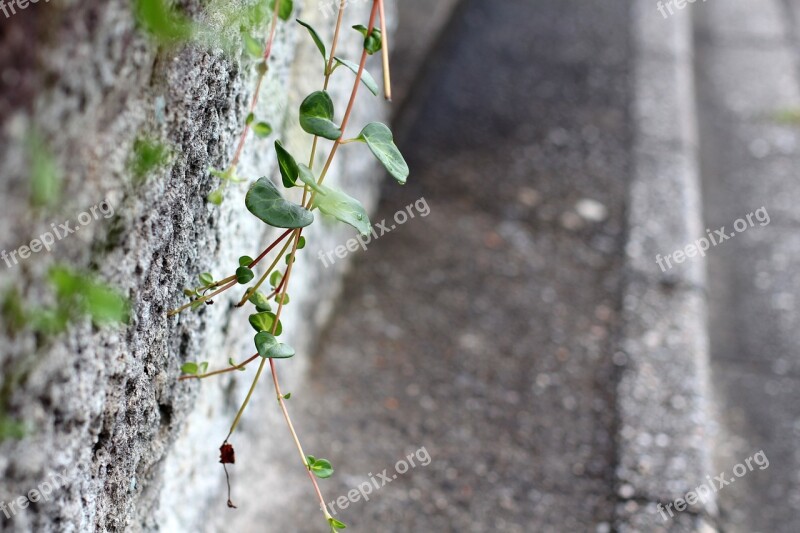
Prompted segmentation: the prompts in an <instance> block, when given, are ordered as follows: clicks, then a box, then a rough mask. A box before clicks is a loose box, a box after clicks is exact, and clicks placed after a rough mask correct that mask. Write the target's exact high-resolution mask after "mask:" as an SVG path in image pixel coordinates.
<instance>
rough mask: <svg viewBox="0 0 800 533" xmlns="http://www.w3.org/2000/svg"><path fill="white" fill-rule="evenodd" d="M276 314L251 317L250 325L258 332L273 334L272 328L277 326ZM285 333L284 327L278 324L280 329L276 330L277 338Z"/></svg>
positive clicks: (262, 313) (265, 313)
mask: <svg viewBox="0 0 800 533" xmlns="http://www.w3.org/2000/svg"><path fill="white" fill-rule="evenodd" d="M275 319H276V317H275V314H274V313H270V312H268V311H264V312H261V313H256V314H254V315H250V325H251V326H253V329H255V330H256V331H267V332H272V326H273V325H274V324H275ZM282 332H283V326H282V325H281V323H280V322H278V327H277V328H276V329H275V336H278V335H280V334H281V333H282Z"/></svg>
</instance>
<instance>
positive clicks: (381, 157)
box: [358, 122, 409, 184]
mask: <svg viewBox="0 0 800 533" xmlns="http://www.w3.org/2000/svg"><path fill="white" fill-rule="evenodd" d="M358 140H359V141H363V142H365V143H367V146H369V149H370V150H371V151H372V153H373V154H374V155H375V157H377V158H378V161H380V162H381V163H382V164H383V166H384V167H386V170H387V171H389V174H391V175H392V176H393V177H394V178H395V179H396V180H397V181H398V182H400V183H401V184H404V183H405V182H406V179H408V174H409V170H408V164H407V163H406V161H405V159H403V154H401V153H400V150H398V149H397V146H396V145H395V144H394V138H393V137H392V131H391V130H390V129H389V128H388V127H387V126H386V125H384V124H381V123H380V122H372V123H371V124H367V125H366V126H365V127H364V129H363V130H361V134H360V135H359V136H358Z"/></svg>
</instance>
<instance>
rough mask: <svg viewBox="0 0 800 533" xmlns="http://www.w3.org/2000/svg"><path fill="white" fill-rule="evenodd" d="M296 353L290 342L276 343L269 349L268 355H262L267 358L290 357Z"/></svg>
mask: <svg viewBox="0 0 800 533" xmlns="http://www.w3.org/2000/svg"><path fill="white" fill-rule="evenodd" d="M294 355H295V351H294V348H292V347H291V346H289V345H288V344H276V345H275V346H273V347H272V348H270V349H269V350H268V351H267V355H265V356H262V357H266V358H267V359H289V358H290V357H294Z"/></svg>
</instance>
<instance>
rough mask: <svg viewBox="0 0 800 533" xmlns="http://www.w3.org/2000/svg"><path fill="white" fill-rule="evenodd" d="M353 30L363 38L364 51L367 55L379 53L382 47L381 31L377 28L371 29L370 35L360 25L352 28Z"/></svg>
mask: <svg viewBox="0 0 800 533" xmlns="http://www.w3.org/2000/svg"><path fill="white" fill-rule="evenodd" d="M353 29H354V30H356V31H357V32H358V33H360V34H361V35H363V36H364V50H366V51H367V53H368V54H369V55H372V54H374V53H375V52H379V51H380V49H381V48H382V47H383V35H381V30H379V29H378V28H373V29H372V33H370V34H367V32H368V31H369V30H368V29H367V28H366V27H365V26H364V25H362V24H357V25H355V26H353Z"/></svg>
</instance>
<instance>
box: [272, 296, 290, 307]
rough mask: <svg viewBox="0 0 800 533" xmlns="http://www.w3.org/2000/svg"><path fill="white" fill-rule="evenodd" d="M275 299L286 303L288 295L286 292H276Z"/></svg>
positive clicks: (280, 302)
mask: <svg viewBox="0 0 800 533" xmlns="http://www.w3.org/2000/svg"><path fill="white" fill-rule="evenodd" d="M275 301H276V302H278V303H279V304H283V305H287V304H288V303H289V295H288V294H276V295H275Z"/></svg>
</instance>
